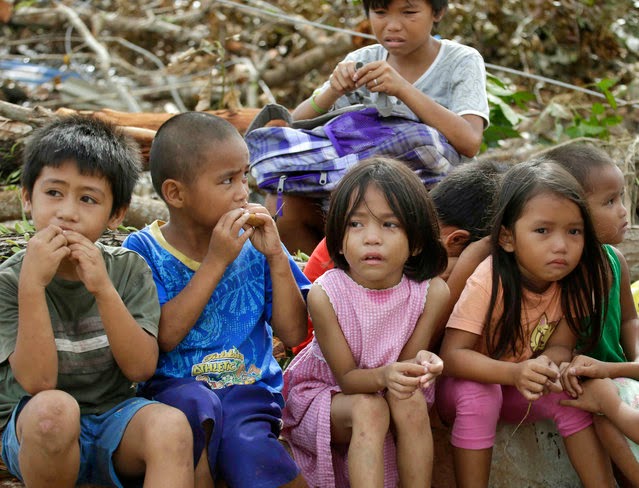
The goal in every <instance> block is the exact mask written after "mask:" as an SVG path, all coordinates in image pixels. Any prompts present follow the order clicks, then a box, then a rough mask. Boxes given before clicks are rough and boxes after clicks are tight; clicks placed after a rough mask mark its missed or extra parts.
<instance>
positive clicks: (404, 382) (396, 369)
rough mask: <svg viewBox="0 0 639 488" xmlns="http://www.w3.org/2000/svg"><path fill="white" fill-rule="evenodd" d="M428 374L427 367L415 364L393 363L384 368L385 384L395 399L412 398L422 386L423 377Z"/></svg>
mask: <svg viewBox="0 0 639 488" xmlns="http://www.w3.org/2000/svg"><path fill="white" fill-rule="evenodd" d="M427 373H428V370H427V368H426V367H424V366H422V365H420V364H416V363H414V362H408V361H406V362H398V363H391V364H389V365H388V366H386V367H385V368H384V384H385V386H386V388H387V389H388V393H390V394H391V395H393V396H394V397H395V398H398V399H400V400H404V399H406V398H410V396H411V395H412V394H413V393H415V390H417V389H418V388H419V387H420V385H421V377H422V376H423V375H425V374H427Z"/></svg>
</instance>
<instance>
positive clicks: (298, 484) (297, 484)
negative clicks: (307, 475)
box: [282, 474, 308, 488]
mask: <svg viewBox="0 0 639 488" xmlns="http://www.w3.org/2000/svg"><path fill="white" fill-rule="evenodd" d="M282 488H308V483H306V480H305V479H304V476H302V475H301V474H298V475H297V476H296V477H295V479H294V480H292V481H289V482H288V483H286V484H285V485H283V486H282Z"/></svg>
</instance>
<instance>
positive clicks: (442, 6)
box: [362, 0, 448, 17]
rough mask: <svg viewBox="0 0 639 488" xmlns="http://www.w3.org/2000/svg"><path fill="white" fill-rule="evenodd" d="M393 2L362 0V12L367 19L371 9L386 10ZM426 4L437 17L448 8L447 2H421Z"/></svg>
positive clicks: (431, 0) (432, 0)
mask: <svg viewBox="0 0 639 488" xmlns="http://www.w3.org/2000/svg"><path fill="white" fill-rule="evenodd" d="M392 1H393V0H362V3H363V4H364V12H366V16H367V17H368V13H369V12H370V10H371V9H376V8H388V6H389V5H390V3H391V2H392ZM422 1H424V2H426V3H428V4H429V5H430V6H431V7H432V9H433V14H435V15H439V14H440V13H441V12H442V11H444V10H446V9H447V8H448V0H422Z"/></svg>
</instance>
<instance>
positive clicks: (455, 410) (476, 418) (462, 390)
mask: <svg viewBox="0 0 639 488" xmlns="http://www.w3.org/2000/svg"><path fill="white" fill-rule="evenodd" d="M435 398H436V400H435V403H436V405H437V411H438V413H439V416H440V418H441V419H442V421H443V422H444V423H446V424H449V425H450V424H453V430H452V434H451V444H452V445H453V446H455V447H459V448H462V449H487V448H489V447H492V446H493V444H494V443H495V432H496V429H497V422H498V421H499V420H503V421H505V422H508V423H514V424H518V423H519V422H521V421H522V420H523V419H524V417H525V420H524V422H526V423H530V422H536V421H537V420H542V419H552V420H553V421H554V422H555V425H556V426H557V430H558V431H559V434H560V435H561V436H562V437H569V436H571V435H572V434H575V433H577V432H579V431H581V430H583V429H585V428H586V427H588V426H590V425H591V424H592V416H591V414H590V413H588V412H586V411H584V410H580V409H578V408H574V407H565V406H563V405H560V404H559V400H563V399H568V398H569V396H568V395H567V394H566V393H565V392H561V393H549V394H547V395H544V396H542V397H541V398H540V399H539V400H536V401H534V402H533V404H532V407H531V409H530V412H529V413H528V416H526V412H527V411H528V400H526V399H525V398H524V397H523V395H522V394H521V393H519V391H517V388H515V387H514V386H504V385H492V384H485V383H477V382H475V381H469V380H464V379H460V378H450V377H442V378H440V379H439V381H438V383H437V391H436V395H435Z"/></svg>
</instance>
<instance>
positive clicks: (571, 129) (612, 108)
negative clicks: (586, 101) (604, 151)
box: [564, 78, 623, 139]
mask: <svg viewBox="0 0 639 488" xmlns="http://www.w3.org/2000/svg"><path fill="white" fill-rule="evenodd" d="M615 83H616V81H615V80H611V79H608V78H605V79H603V80H601V81H600V82H599V83H596V84H595V87H596V88H598V89H599V90H600V91H601V92H602V93H603V94H604V96H605V97H606V103H607V104H608V108H607V107H606V106H605V105H604V104H603V103H600V102H595V103H593V104H592V106H591V107H590V111H589V113H587V114H583V115H582V114H581V113H579V112H578V111H575V113H574V116H573V119H572V125H570V126H568V127H566V128H565V129H564V130H565V133H566V135H567V136H568V137H570V138H572V139H574V138H577V137H597V138H600V139H608V137H609V136H610V130H609V129H610V127H613V126H616V125H619V124H620V123H621V122H623V118H622V117H621V116H620V115H617V114H616V113H615V112H616V110H617V101H616V100H615V97H614V96H613V95H612V93H611V91H610V88H611V87H612V86H614V85H615Z"/></svg>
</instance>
